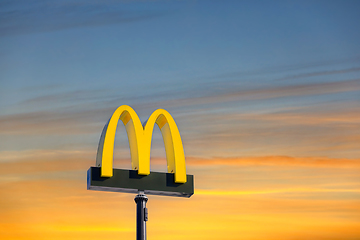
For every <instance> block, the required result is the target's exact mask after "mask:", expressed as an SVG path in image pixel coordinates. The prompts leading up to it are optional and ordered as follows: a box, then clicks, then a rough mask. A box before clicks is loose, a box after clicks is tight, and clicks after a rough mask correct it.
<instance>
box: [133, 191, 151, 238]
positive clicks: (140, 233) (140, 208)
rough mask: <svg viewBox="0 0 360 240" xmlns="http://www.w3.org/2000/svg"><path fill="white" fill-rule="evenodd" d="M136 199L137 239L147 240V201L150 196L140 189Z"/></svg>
mask: <svg viewBox="0 0 360 240" xmlns="http://www.w3.org/2000/svg"><path fill="white" fill-rule="evenodd" d="M134 200H135V202H136V240H146V222H147V220H148V211H147V208H146V202H147V201H148V198H147V197H146V195H145V194H144V192H143V191H139V194H138V195H136V197H135V199H134Z"/></svg>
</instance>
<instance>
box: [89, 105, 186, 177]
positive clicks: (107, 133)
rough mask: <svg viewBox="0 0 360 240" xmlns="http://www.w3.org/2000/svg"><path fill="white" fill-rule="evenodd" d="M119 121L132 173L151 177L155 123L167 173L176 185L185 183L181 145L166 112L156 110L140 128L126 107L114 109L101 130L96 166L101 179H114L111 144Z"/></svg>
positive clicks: (129, 109) (133, 112)
mask: <svg viewBox="0 0 360 240" xmlns="http://www.w3.org/2000/svg"><path fill="white" fill-rule="evenodd" d="M119 119H120V120H121V121H122V122H123V124H124V126H125V128H126V132H127V136H128V140H129V146H130V155H131V166H132V170H137V173H138V174H139V175H149V174H150V150H151V140H152V133H153V129H154V126H155V124H157V125H158V126H159V128H160V131H161V134H162V137H163V140H164V145H165V152H166V160H167V170H168V173H173V174H174V175H175V177H174V181H175V183H186V181H187V175H186V166H185V156H184V149H183V144H182V141H181V137H180V133H179V130H178V128H177V125H176V123H175V121H174V119H173V118H172V116H171V115H170V114H169V113H168V112H167V111H166V110H164V109H158V110H156V111H154V112H153V113H152V114H151V115H150V117H149V119H148V120H147V121H146V122H145V124H144V125H142V124H141V122H140V119H139V117H138V115H137V114H136V112H135V111H134V110H133V109H132V108H131V107H130V106H127V105H122V106H120V107H118V108H117V109H116V110H115V112H114V113H113V115H112V116H111V118H110V119H109V121H108V122H107V123H106V125H105V127H104V129H103V131H102V134H101V137H100V141H99V147H98V152H97V156H96V166H97V167H101V177H112V176H113V154H114V141H115V133H116V129H117V125H118V121H119Z"/></svg>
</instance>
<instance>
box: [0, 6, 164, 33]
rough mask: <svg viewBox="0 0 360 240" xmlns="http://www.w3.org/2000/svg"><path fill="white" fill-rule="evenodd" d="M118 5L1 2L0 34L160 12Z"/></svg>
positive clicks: (132, 18) (125, 19) (94, 23)
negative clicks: (140, 10) (129, 9)
mask: <svg viewBox="0 0 360 240" xmlns="http://www.w3.org/2000/svg"><path fill="white" fill-rule="evenodd" d="M121 4H122V3H121V2H120V3H119V2H115V1H104V2H101V1H93V2H91V1H89V2H87V1H80V2H76V3H73V2H66V1H63V2H52V1H31V2H29V1H17V2H12V1H10V2H7V3H3V4H2V8H1V9H2V11H1V21H0V32H1V34H0V36H2V37H4V36H10V35H17V34H29V33H39V32H49V31H57V30H63V29H70V28H79V27H93V26H101V25H109V24H119V23H129V22H135V21H144V20H149V19H152V18H156V17H160V16H162V15H164V13H163V12H159V11H157V12H156V11H143V12H139V11H138V12H134V11H128V10H123V9H122V5H121Z"/></svg>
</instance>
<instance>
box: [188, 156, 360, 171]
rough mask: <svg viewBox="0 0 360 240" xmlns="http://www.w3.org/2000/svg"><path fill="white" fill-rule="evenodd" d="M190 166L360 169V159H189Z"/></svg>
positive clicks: (265, 157) (284, 157) (280, 157)
mask: <svg viewBox="0 0 360 240" xmlns="http://www.w3.org/2000/svg"><path fill="white" fill-rule="evenodd" d="M187 164H188V165H190V166H191V165H195V166H196V165H200V166H211V165H230V166H294V167H296V166H297V167H322V168H360V159H334V158H327V157H290V156H264V157H238V158H219V157H214V158H211V159H204V158H192V157H188V158H187Z"/></svg>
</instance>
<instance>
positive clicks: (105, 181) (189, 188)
mask: <svg viewBox="0 0 360 240" xmlns="http://www.w3.org/2000/svg"><path fill="white" fill-rule="evenodd" d="M113 173H114V175H113V176H112V177H101V167H90V168H89V170H88V171H87V189H88V190H97V191H109V192H126V193H138V192H139V191H143V192H144V194H152V195H162V196H174V197H187V198H189V197H191V195H193V194H194V176H193V175H186V177H187V181H186V183H175V179H174V174H173V173H163V172H150V174H149V175H139V174H138V173H137V171H136V170H125V169H115V168H114V169H113Z"/></svg>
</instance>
